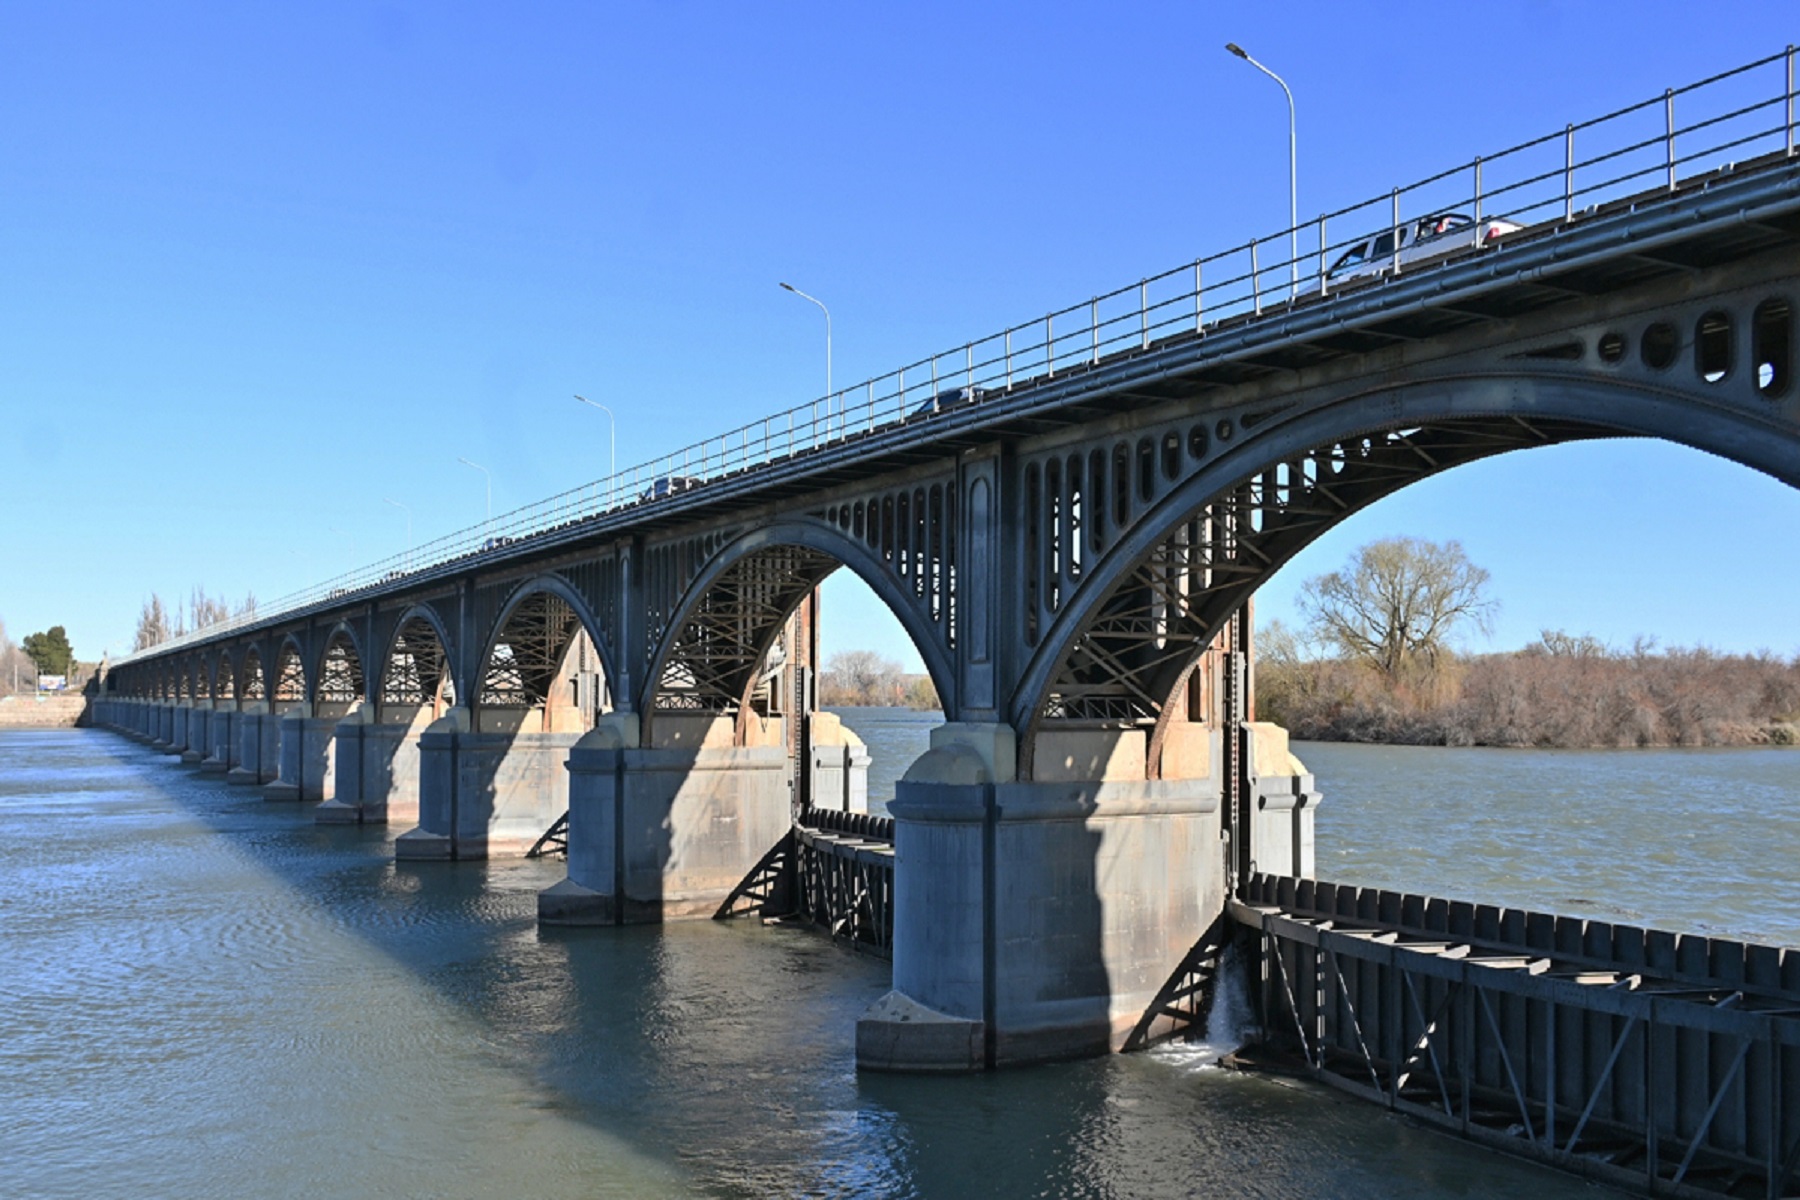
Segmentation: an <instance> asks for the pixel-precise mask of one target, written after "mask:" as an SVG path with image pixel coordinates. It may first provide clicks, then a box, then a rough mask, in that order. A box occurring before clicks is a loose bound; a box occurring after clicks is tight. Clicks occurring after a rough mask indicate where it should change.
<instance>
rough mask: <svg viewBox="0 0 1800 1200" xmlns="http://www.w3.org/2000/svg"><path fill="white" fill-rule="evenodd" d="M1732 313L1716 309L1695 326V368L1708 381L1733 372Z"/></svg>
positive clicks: (1719, 379)
mask: <svg viewBox="0 0 1800 1200" xmlns="http://www.w3.org/2000/svg"><path fill="white" fill-rule="evenodd" d="M1731 342H1732V337H1731V314H1729V313H1724V312H1719V311H1717V310H1714V311H1713V312H1709V313H1707V314H1706V315H1704V316H1702V317H1701V318H1700V321H1699V323H1698V324H1696V325H1695V326H1694V370H1695V371H1696V372H1698V373H1699V375H1700V378H1701V379H1703V380H1705V381H1706V382H1707V383H1718V382H1720V381H1721V380H1723V379H1724V378H1725V377H1726V376H1727V375H1729V374H1731Z"/></svg>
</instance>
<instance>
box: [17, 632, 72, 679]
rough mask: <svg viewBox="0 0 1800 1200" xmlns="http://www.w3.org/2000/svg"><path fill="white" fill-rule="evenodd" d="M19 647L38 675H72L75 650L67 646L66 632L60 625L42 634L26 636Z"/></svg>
mask: <svg viewBox="0 0 1800 1200" xmlns="http://www.w3.org/2000/svg"><path fill="white" fill-rule="evenodd" d="M20 645H21V646H22V647H23V648H24V650H25V654H26V656H27V657H28V658H30V659H31V661H32V663H33V664H34V665H36V667H37V670H38V674H40V675H71V674H74V671H75V650H74V647H72V646H70V645H69V634H68V631H67V630H65V629H64V628H63V627H62V626H61V625H52V626H51V627H50V628H49V629H46V630H44V631H43V632H42V633H31V634H27V635H25V640H24V641H23V642H22V643H20Z"/></svg>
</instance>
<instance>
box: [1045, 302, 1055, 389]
mask: <svg viewBox="0 0 1800 1200" xmlns="http://www.w3.org/2000/svg"><path fill="white" fill-rule="evenodd" d="M1055 321H1056V314H1055V313H1045V314H1044V363H1045V365H1046V366H1048V367H1049V373H1050V378H1052V379H1055V378H1056V325H1055Z"/></svg>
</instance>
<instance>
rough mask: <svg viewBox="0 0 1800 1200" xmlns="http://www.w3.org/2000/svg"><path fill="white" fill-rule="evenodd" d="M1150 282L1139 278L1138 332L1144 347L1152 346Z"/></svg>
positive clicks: (1146, 348)
mask: <svg viewBox="0 0 1800 1200" xmlns="http://www.w3.org/2000/svg"><path fill="white" fill-rule="evenodd" d="M1149 289H1150V284H1149V281H1148V280H1144V279H1140V280H1138V334H1139V341H1140V342H1141V343H1142V347H1141V348H1142V349H1145V350H1148V349H1149V348H1150V290H1149Z"/></svg>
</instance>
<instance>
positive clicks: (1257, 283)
mask: <svg viewBox="0 0 1800 1200" xmlns="http://www.w3.org/2000/svg"><path fill="white" fill-rule="evenodd" d="M1250 302H1251V308H1252V310H1253V311H1254V312H1255V313H1256V315H1257V316H1259V317H1260V316H1262V268H1260V267H1258V266H1257V265H1256V239H1255V238H1251V239H1250Z"/></svg>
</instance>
